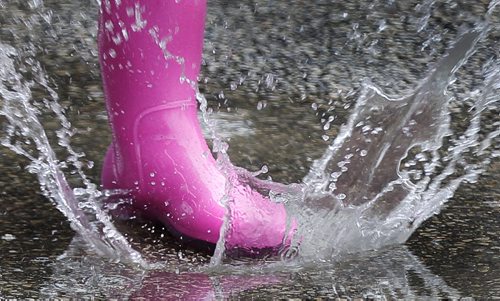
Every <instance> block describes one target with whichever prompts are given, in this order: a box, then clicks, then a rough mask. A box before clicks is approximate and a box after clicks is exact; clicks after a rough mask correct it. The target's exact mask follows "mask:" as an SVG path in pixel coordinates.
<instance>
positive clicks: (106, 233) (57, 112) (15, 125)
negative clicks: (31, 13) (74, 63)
mask: <svg viewBox="0 0 500 301" xmlns="http://www.w3.org/2000/svg"><path fill="white" fill-rule="evenodd" d="M37 7H40V5H37V6H35V9H36V8H37ZM31 49H34V47H32V48H31ZM24 55H26V54H24ZM24 55H21V54H20V53H19V52H18V51H17V50H16V49H15V48H14V47H12V46H10V45H7V44H3V43H0V78H1V79H2V81H1V82H0V96H1V97H2V102H1V105H2V106H1V108H0V116H3V117H4V118H5V119H6V120H7V125H6V128H5V135H4V136H3V137H2V140H1V144H2V145H3V146H5V147H7V148H9V149H10V150H11V151H13V152H15V153H17V154H18V155H21V156H24V157H26V158H28V159H29V160H30V164H29V166H28V167H27V170H28V171H29V172H31V173H33V174H35V175H36V176H37V177H38V181H39V184H40V189H41V192H42V194H43V195H44V196H46V197H47V198H48V199H50V200H51V201H52V202H53V203H54V205H55V206H56V207H57V208H58V209H59V211H61V212H62V213H63V214H64V215H65V216H66V218H67V219H68V221H69V222H70V225H71V227H72V229H73V230H74V231H75V232H76V233H78V235H80V236H81V237H82V238H83V239H84V240H85V241H86V242H87V244H88V246H89V247H91V248H93V249H95V250H96V251H97V252H98V253H99V254H101V255H103V256H105V257H108V258H111V259H113V260H119V261H124V262H131V263H134V264H138V265H140V266H143V267H147V266H148V264H147V263H146V262H145V261H144V260H143V259H142V256H141V254H140V253H139V252H137V251H135V250H134V249H132V248H131V246H130V245H129V243H128V242H127V240H126V239H125V237H124V236H123V235H122V234H120V233H119V232H118V231H117V230H116V229H115V227H114V225H113V224H112V222H111V218H110V216H109V215H108V214H107V213H106V212H105V211H104V210H103V208H101V204H102V201H101V199H102V198H103V197H104V193H102V192H101V191H99V190H98V188H97V186H96V185H95V184H94V183H92V182H91V181H90V180H89V179H88V178H87V176H86V175H85V174H84V172H83V163H82V157H83V156H84V154H83V153H79V152H76V151H75V150H74V149H73V148H72V147H71V145H70V139H71V137H72V136H73V135H74V133H75V131H74V130H73V129H72V126H71V123H70V122H69V120H68V119H67V118H66V116H65V114H64V110H63V108H62V106H61V105H60V104H59V98H58V94H57V93H56V92H55V91H54V90H53V89H52V88H51V87H50V85H49V81H48V80H47V78H48V77H47V76H46V74H45V72H44V71H43V68H42V67H41V65H40V64H39V62H38V61H37V60H36V59H35V58H34V56H28V57H27V58H26V57H24ZM28 55H29V53H28ZM23 60H25V61H26V62H27V63H28V66H29V68H30V70H31V73H32V79H31V80H29V79H27V78H26V77H25V76H23V74H21V73H20V72H19V70H23V67H22V65H21V66H19V65H20V63H19V62H22V61H23ZM35 87H36V88H39V89H45V91H46V92H47V93H48V95H49V97H50V98H44V99H41V100H35V97H34V96H33V93H32V89H34V88H35ZM47 112H50V114H51V115H53V116H54V117H55V118H56V120H58V121H59V123H60V126H61V127H60V129H58V130H57V131H56V136H57V143H58V144H59V145H60V146H62V147H63V148H64V150H65V151H66V152H67V154H68V157H67V158H66V160H64V161H62V160H60V159H59V158H58V157H57V156H56V154H55V152H54V149H53V148H52V144H51V143H50V141H49V137H48V136H47V134H46V131H45V128H44V126H43V124H42V123H41V121H40V120H41V119H42V115H44V114H47ZM69 166H72V167H73V168H74V171H75V172H74V173H76V175H77V176H79V180H80V182H81V183H82V184H83V188H75V191H77V192H78V197H77V196H76V195H75V193H74V192H73V189H72V188H71V186H70V185H69V184H68V181H67V179H66V176H65V174H64V173H63V169H67V168H69Z"/></svg>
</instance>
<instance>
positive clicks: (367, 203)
mask: <svg viewBox="0 0 500 301" xmlns="http://www.w3.org/2000/svg"><path fill="white" fill-rule="evenodd" d="M434 2H435V1H425V3H424V4H425V6H426V7H428V8H426V10H425V11H424V13H425V14H426V16H427V15H428V14H429V13H430V12H429V11H430V10H431V9H432V6H433V3H434ZM498 3H499V1H492V2H491V3H490V6H489V14H491V13H492V12H493V10H494V8H495V6H497V5H498ZM42 6H43V2H42V1H33V5H32V8H33V9H39V8H41V7H42ZM139 10H140V8H139ZM44 16H45V17H46V18H45V19H46V20H49V19H50V14H45V15H44ZM136 21H137V28H136V30H141V26H143V22H147V20H143V19H142V18H141V17H140V16H139V17H138V18H137V19H136ZM427 22H428V17H427V18H424V19H421V22H420V23H419V24H420V25H421V26H419V29H420V30H424V29H425V27H426V26H427ZM32 25H33V24H31V25H30V26H32ZM487 33H488V31H487V26H486V25H484V24H483V25H480V26H478V27H477V28H475V29H474V30H471V31H468V32H466V33H464V34H463V35H462V36H461V37H460V38H459V39H458V41H457V42H456V43H455V45H454V47H452V48H451V50H450V51H449V52H448V54H447V55H446V56H445V57H444V58H443V59H442V60H441V61H440V63H438V64H437V65H436V67H435V68H434V69H433V70H431V71H430V75H429V76H428V77H427V78H425V79H424V80H422V82H421V84H420V85H419V86H418V87H417V88H416V89H415V91H414V92H413V93H411V94H409V95H407V96H405V97H401V98H394V97H390V96H388V95H386V94H384V93H383V92H382V90H381V89H380V88H378V87H377V86H375V85H374V84H371V83H370V82H369V81H366V82H365V84H364V87H363V88H362V93H361V97H360V98H359V99H358V101H357V103H356V107H355V108H354V109H353V111H352V115H351V116H350V118H349V120H348V122H347V123H346V125H345V126H344V127H343V129H342V130H341V132H340V134H339V135H338V136H337V137H336V138H335V140H334V141H333V143H332V144H331V145H330V147H329V148H328V150H327V151H326V153H325V155H324V156H323V158H321V159H319V160H317V161H316V163H315V165H314V166H313V168H312V169H311V172H310V173H309V175H308V176H307V177H306V178H305V179H304V185H295V186H290V187H284V186H281V185H279V184H276V183H270V182H265V181H260V180H257V179H254V178H253V176H252V174H251V173H248V172H245V171H240V172H239V176H240V177H243V178H245V181H246V182H247V183H249V185H253V186H254V187H255V188H256V189H258V190H259V191H262V192H263V193H266V194H269V195H271V198H272V199H273V200H274V201H276V202H283V203H286V205H287V207H288V209H289V213H290V217H291V219H295V220H296V221H297V222H298V224H299V232H298V234H297V235H296V236H294V238H295V242H294V245H292V247H291V248H289V249H287V250H286V251H285V252H284V253H283V255H284V256H283V257H284V258H287V257H290V256H294V254H295V252H296V251H298V253H299V254H300V255H301V256H302V258H318V257H331V256H333V255H335V254H338V253H339V252H343V251H358V250H362V249H371V248H377V247H380V246H383V245H386V244H392V243H400V242H403V241H405V240H406V239H407V237H408V236H409V235H410V234H411V233H412V232H413V231H414V230H415V229H416V228H417V227H418V226H419V225H420V224H421V222H422V221H424V220H425V219H427V218H428V217H429V216H431V215H432V214H435V213H436V212H437V211H439V209H440V208H441V207H442V205H443V203H444V202H446V201H447V200H448V199H449V198H450V197H451V196H452V195H453V192H454V191H455V190H456V189H457V188H458V186H459V185H460V184H461V183H463V182H465V181H474V180H475V178H476V177H477V176H478V175H479V173H480V172H481V171H482V170H483V169H484V168H485V166H487V165H488V163H489V161H490V160H491V158H493V157H495V156H498V155H499V153H498V152H495V151H491V146H492V145H493V144H494V143H495V141H496V139H497V137H498V136H499V134H500V127H499V124H496V125H495V126H496V128H495V129H494V130H493V131H491V132H489V133H487V134H486V135H482V133H480V132H481V116H482V113H483V111H485V110H487V107H489V106H493V105H495V104H496V103H497V102H498V98H499V97H498V94H499V93H498V90H499V83H500V75H499V70H500V67H499V65H500V62H499V61H498V59H497V60H493V59H492V60H490V61H489V62H488V63H487V64H485V65H484V71H483V74H484V80H483V85H482V87H481V88H480V89H479V90H478V91H477V93H476V94H474V95H472V101H473V102H474V105H473V107H472V109H471V112H472V118H471V121H470V124H469V126H468V128H467V129H466V131H465V132H464V134H463V135H461V136H460V137H457V138H456V139H455V138H453V139H451V138H449V137H451V129H450V113H449V111H448V106H449V104H450V101H451V98H450V96H449V95H448V94H447V93H446V91H447V87H448V86H449V85H450V84H451V83H452V82H453V80H454V76H455V75H456V73H457V70H458V69H459V68H460V67H461V66H462V65H464V64H465V63H466V62H467V60H468V59H469V58H470V56H471V55H472V54H473V52H474V51H475V50H476V49H477V43H478V41H480V40H481V38H482V37H483V36H485V35H487ZM151 37H152V39H154V40H155V41H157V43H158V45H159V47H163V48H162V49H163V50H165V59H174V60H175V61H176V62H177V63H179V64H183V60H182V58H177V57H172V56H171V55H170V54H169V53H168V52H167V51H166V48H165V45H164V41H165V40H164V38H165V37H158V36H157V35H156V33H155V32H151ZM124 38H125V39H126V37H125V35H124ZM162 39H163V40H162ZM120 42H125V41H120ZM110 55H112V54H110ZM32 56H33V57H34V55H32ZM33 57H31V58H30V60H29V66H25V67H27V68H28V69H32V71H33V73H34V75H35V78H34V79H33V80H27V79H26V77H25V76H24V75H23V74H21V72H20V71H19V70H20V67H19V66H18V65H16V64H19V61H22V59H21V58H19V53H18V50H16V48H14V47H11V46H9V45H7V44H0V67H1V68H0V78H1V79H2V80H3V81H2V83H1V85H0V95H1V96H2V108H1V110H0V115H2V116H4V117H5V118H6V119H7V123H8V124H7V127H6V136H5V137H4V138H3V140H2V144H3V145H4V146H6V147H8V148H10V149H11V150H12V151H14V152H16V153H18V154H20V155H23V156H25V157H27V158H28V159H29V160H30V161H31V162H32V163H31V164H30V166H29V170H30V171H31V172H33V173H35V174H37V176H38V177H39V182H40V185H41V188H42V191H43V193H44V194H45V195H46V196H47V197H48V198H49V199H51V200H52V201H53V202H54V204H55V205H56V206H57V207H58V208H59V210H60V211H61V212H63V213H64V214H65V215H66V216H67V218H68V220H69V221H70V222H71V225H72V227H73V229H74V230H75V231H76V232H77V233H79V234H80V235H81V236H82V237H83V238H84V239H85V240H86V242H87V244H88V245H90V246H92V247H93V248H95V249H96V250H97V251H98V252H99V253H100V254H102V255H104V256H108V257H112V258H114V259H116V260H122V261H126V262H127V261H128V262H134V263H139V264H140V265H143V266H148V264H147V263H145V261H144V260H143V259H142V257H141V255H140V254H139V253H138V252H136V251H135V250H133V249H132V248H131V247H130V245H129V244H128V243H127V241H126V240H125V238H124V237H123V236H122V235H121V234H120V233H119V232H117V231H116V229H115V228H114V226H113V225H112V224H111V222H110V220H109V217H108V215H107V214H106V212H104V211H103V210H102V209H101V207H100V206H99V205H98V204H99V199H100V198H101V197H103V196H104V195H105V194H104V193H103V192H100V191H99V190H98V188H97V187H96V185H95V184H93V183H92V182H91V181H90V180H89V179H88V178H87V177H86V175H85V173H84V171H83V169H82V160H83V159H82V158H83V154H82V153H79V152H76V151H74V150H73V149H72V147H71V144H70V140H71V137H72V135H73V131H72V126H71V123H70V122H69V121H68V120H67V118H66V117H65V114H64V110H63V109H62V107H61V106H60V105H59V99H58V95H57V93H56V92H55V91H54V90H53V89H52V88H51V87H50V84H49V82H50V81H49V80H48V76H47V75H46V74H45V73H44V72H43V70H42V68H41V67H40V65H39V64H38V63H37V60H35V59H34V58H33ZM23 59H24V58H23ZM269 74H270V73H269ZM180 80H184V81H186V79H185V78H184V79H183V78H181V79H180ZM265 83H266V85H267V86H268V88H270V89H271V90H274V88H273V87H274V83H275V80H274V79H273V76H272V75H271V76H270V77H266V80H265ZM187 84H190V85H191V86H192V87H193V89H197V85H196V83H193V82H189V81H187ZM240 84H241V81H240ZM34 85H37V86H39V87H42V88H43V89H44V90H45V91H46V92H48V94H49V95H50V98H48V99H46V100H44V101H41V102H33V98H34V97H33V95H32V90H33V87H34ZM197 99H198V100H199V102H200V104H201V109H202V112H203V114H202V120H203V121H204V122H205V124H206V125H208V126H207V128H208V132H209V137H212V138H213V140H214V151H215V152H217V153H218V154H219V161H218V162H219V164H220V167H221V169H222V170H224V169H234V167H232V165H231V164H230V160H229V157H228V156H227V147H228V145H227V143H226V142H225V140H224V139H223V138H221V137H220V135H218V131H217V130H215V128H216V127H215V125H214V119H213V118H211V117H210V113H211V111H210V109H209V107H208V102H207V100H206V99H205V96H204V95H203V94H202V93H200V92H197ZM262 108H264V106H263V105H262ZM46 112H50V113H51V114H53V115H55V117H56V118H57V119H58V122H59V124H60V125H61V128H60V130H58V131H57V143H58V144H59V145H60V146H62V147H63V148H64V149H65V151H66V152H67V153H68V157H67V158H65V159H64V160H62V159H61V157H60V156H56V154H55V152H54V150H53V149H52V146H51V144H50V138H49V137H47V135H46V131H45V128H44V126H43V124H42V123H41V122H40V119H41V115H43V114H45V113H46ZM325 127H327V126H326V125H325ZM328 127H329V124H328ZM327 129H328V128H325V130H327ZM27 145H30V146H27ZM31 146H33V147H31ZM467 152H472V153H475V154H477V155H478V156H479V159H478V161H477V162H475V163H473V164H468V163H467V164H464V163H462V162H461V161H462V158H463V154H465V153H467ZM67 165H71V166H72V168H74V170H76V174H77V177H78V178H79V180H80V181H81V182H82V184H83V188H76V190H72V189H71V186H70V185H69V184H68V180H67V179H66V177H65V175H64V173H63V170H64V169H65V168H67ZM75 192H76V194H77V195H75ZM228 211H230V210H228ZM230 218H231V216H230V215H228V216H226V223H225V228H224V229H223V231H222V233H225V232H227V227H230V224H229V222H227V221H229V220H230ZM325 229H328V230H325ZM224 252H225V248H224V235H222V236H221V241H220V242H219V243H218V246H217V252H216V255H215V256H214V260H213V261H212V263H213V264H215V265H217V264H219V263H221V262H222V258H223V257H224Z"/></svg>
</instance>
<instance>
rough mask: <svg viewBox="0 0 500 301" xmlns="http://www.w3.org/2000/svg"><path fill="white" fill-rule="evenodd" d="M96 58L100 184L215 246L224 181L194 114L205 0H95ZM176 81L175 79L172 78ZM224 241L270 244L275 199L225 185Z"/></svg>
mask: <svg viewBox="0 0 500 301" xmlns="http://www.w3.org/2000/svg"><path fill="white" fill-rule="evenodd" d="M101 10H102V11H101V17H100V23H99V28H100V29H99V59H100V64H101V72H102V78H103V83H104V92H105V97H106V104H107V110H108V116H109V120H110V123H111V127H112V133H113V143H112V145H111V147H110V148H109V150H108V153H107V155H106V158H105V162H104V168H103V172H102V183H103V186H104V188H106V189H127V190H128V191H129V192H130V195H131V196H132V198H133V206H134V207H135V208H137V209H139V210H141V211H142V212H144V213H146V215H147V216H149V217H151V218H154V219H157V220H159V221H161V222H162V223H164V224H165V225H167V226H169V227H170V228H171V229H173V230H175V231H176V232H179V233H180V234H181V235H186V236H188V237H191V238H194V239H197V240H202V241H206V242H209V243H216V242H217V241H218V239H219V235H220V230H221V226H222V222H223V217H224V213H225V209H224V206H223V205H222V204H221V200H222V198H223V197H224V194H225V191H226V187H225V186H226V184H227V183H229V182H228V181H227V180H226V178H225V177H224V175H223V174H222V173H221V171H219V170H218V169H217V166H216V163H215V160H214V158H213V157H212V154H211V152H210V150H209V148H208V146H207V144H206V141H205V139H204V138H203V135H202V132H201V128H200V124H199V121H198V119H197V106H196V104H197V103H196V99H195V91H194V89H193V87H192V86H191V85H190V84H188V82H189V81H191V82H194V83H195V82H196V80H197V76H198V74H199V71H200V63H201V53H202V47H203V31H204V22H205V11H206V0H142V1H141V0H135V1H132V0H121V1H118V0H116V1H111V0H102V8H101ZM181 79H184V80H181ZM229 191H231V193H230V195H229V196H228V197H229V199H230V200H232V202H231V204H232V207H231V211H232V213H233V214H232V215H231V227H230V228H229V229H230V230H229V231H228V233H227V235H226V245H227V246H229V247H238V248H246V249H255V248H257V249H260V248H269V247H270V248H274V247H279V246H280V245H281V244H282V242H283V239H284V233H285V229H286V226H285V225H286V212H285V209H284V207H283V205H281V204H275V203H273V202H271V201H270V200H269V199H268V198H267V197H264V196H262V195H261V194H259V193H257V192H255V191H252V189H251V188H249V187H248V186H246V185H242V184H237V185H235V186H234V187H231V189H229Z"/></svg>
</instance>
